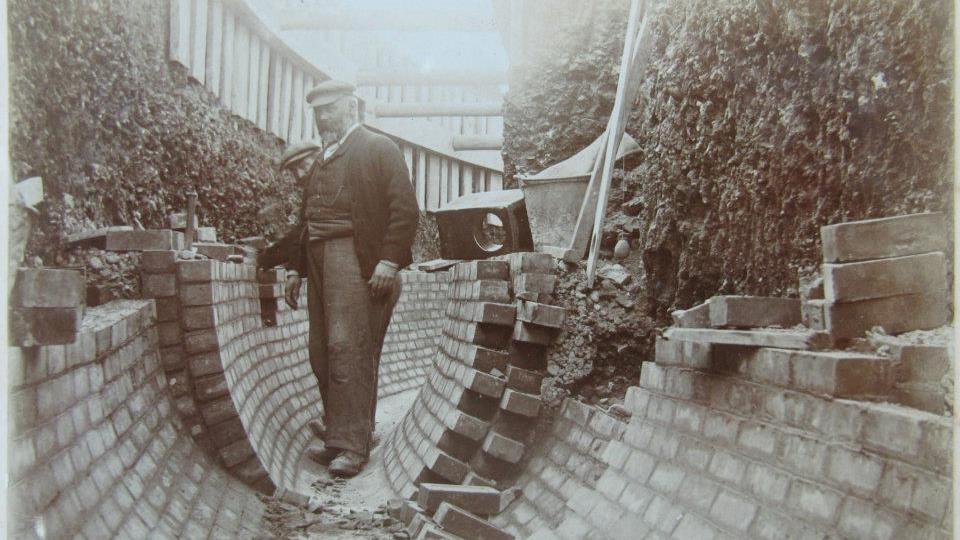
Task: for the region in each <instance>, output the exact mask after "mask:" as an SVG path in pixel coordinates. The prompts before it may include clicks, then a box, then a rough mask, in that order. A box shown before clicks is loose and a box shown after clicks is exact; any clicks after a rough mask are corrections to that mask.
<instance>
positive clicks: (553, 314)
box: [517, 300, 567, 328]
mask: <svg viewBox="0 0 960 540" xmlns="http://www.w3.org/2000/svg"><path fill="white" fill-rule="evenodd" d="M566 315H567V311H566V309H565V308H563V307H560V306H550V305H547V304H539V303H536V302H527V301H524V300H521V301H520V302H519V303H518V305H517V318H518V319H520V320H521V321H524V322H528V323H530V324H535V325H538V326H546V327H549V328H562V327H563V321H564V319H565V317H566Z"/></svg>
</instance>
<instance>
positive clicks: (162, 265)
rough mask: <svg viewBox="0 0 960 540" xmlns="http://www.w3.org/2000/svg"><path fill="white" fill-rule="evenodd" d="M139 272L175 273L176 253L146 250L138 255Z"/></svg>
mask: <svg viewBox="0 0 960 540" xmlns="http://www.w3.org/2000/svg"><path fill="white" fill-rule="evenodd" d="M140 270H141V271H143V272H147V273H151V274H173V273H176V271H177V252H176V251H173V250H157V251H155V250H148V251H144V252H143V253H142V254H141V255H140Z"/></svg>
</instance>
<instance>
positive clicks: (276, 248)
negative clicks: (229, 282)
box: [257, 141, 322, 268]
mask: <svg viewBox="0 0 960 540" xmlns="http://www.w3.org/2000/svg"><path fill="white" fill-rule="evenodd" d="M321 150H322V148H321V147H320V145H319V144H317V143H315V142H313V141H303V142H299V143H297V144H294V145H291V146H290V147H289V148H287V149H286V150H284V151H283V154H282V155H281V156H280V171H281V172H283V171H290V174H292V175H293V178H294V179H295V180H296V181H297V183H298V184H300V185H301V186H302V185H303V181H304V178H305V177H306V175H307V172H308V171H309V170H310V167H311V166H312V165H313V162H314V161H316V159H317V158H319V157H320V151H321ZM299 234H300V228H299V227H293V228H292V229H290V230H289V231H288V232H287V234H286V235H284V236H283V238H281V239H280V240H278V241H277V242H276V243H274V244H271V245H269V246H267V248H266V249H265V250H263V251H262V252H260V253H259V254H257V267H258V268H273V267H274V266H277V265H281V264H286V263H288V262H290V252H291V251H292V249H293V247H294V245H295V241H296V239H297V237H298V235H299Z"/></svg>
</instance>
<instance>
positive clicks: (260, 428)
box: [142, 251, 448, 493]
mask: <svg viewBox="0 0 960 540" xmlns="http://www.w3.org/2000/svg"><path fill="white" fill-rule="evenodd" d="M142 270H143V272H144V273H143V283H144V294H145V295H149V296H152V297H154V298H156V300H157V302H158V306H161V312H162V317H161V320H162V321H163V322H161V328H162V329H163V332H161V340H160V345H161V346H162V347H163V348H162V349H161V350H162V353H163V357H164V367H165V368H166V371H167V376H168V378H169V380H170V381H171V382H170V386H171V391H172V392H173V394H174V395H175V396H176V397H177V400H178V401H177V403H178V410H179V411H180V413H181V414H182V415H183V416H184V418H185V420H186V421H187V422H188V423H189V425H191V430H192V433H193V434H194V436H195V437H196V439H197V441H198V442H200V443H201V445H202V446H204V447H205V448H207V449H208V451H209V452H210V453H211V454H212V455H213V456H215V457H216V458H217V460H218V461H219V463H220V465H222V466H224V467H226V468H227V469H228V470H230V471H231V472H232V473H233V474H235V475H236V476H237V477H238V478H240V479H242V480H244V481H245V482H246V483H248V484H249V485H252V486H254V487H256V488H257V489H259V490H261V491H264V492H267V493H272V492H273V490H274V489H275V488H276V487H280V488H283V489H293V490H296V488H297V486H298V480H299V477H298V475H299V467H298V462H299V460H300V457H301V455H302V454H303V450H304V449H305V448H306V447H307V445H308V444H309V443H310V441H311V437H312V435H311V434H310V431H309V430H308V429H307V427H306V426H307V423H308V422H309V421H310V420H312V419H314V418H318V417H321V416H322V413H323V409H322V405H321V399H320V394H319V393H318V391H317V386H316V379H315V378H314V376H313V373H312V371H311V369H310V363H309V356H308V351H307V342H308V332H309V323H308V315H307V310H306V286H308V285H309V284H308V283H306V282H305V285H306V286H304V288H303V290H301V297H300V305H301V309H299V310H291V309H289V308H288V307H287V305H286V303H285V302H284V301H283V300H282V284H283V281H284V279H285V276H284V274H283V271H282V270H270V271H263V272H260V273H259V275H258V274H257V273H256V271H255V269H254V268H253V267H251V266H248V265H238V264H232V263H225V262H220V261H215V260H193V261H191V260H187V261H184V260H177V254H176V252H174V251H148V252H145V253H144V256H143V263H142ZM401 278H402V280H403V293H402V294H401V296H400V299H399V301H398V303H397V306H396V309H395V311H394V316H393V319H392V321H391V324H390V327H389V329H388V332H387V336H386V339H385V343H384V353H383V356H382V359H381V367H380V386H379V394H380V396H381V397H383V396H387V395H391V394H395V393H398V392H402V391H404V390H407V389H409V388H413V387H415V386H420V385H421V384H422V381H423V379H424V377H425V376H426V371H427V367H428V365H429V364H428V363H429V359H430V357H431V356H432V355H433V352H434V351H435V349H436V345H435V344H436V340H437V335H438V333H439V331H438V328H439V325H440V323H441V321H442V320H443V313H442V310H441V309H440V308H441V307H442V305H443V303H444V302H445V299H446V288H447V282H448V275H447V273H438V274H427V273H423V272H411V271H404V272H401Z"/></svg>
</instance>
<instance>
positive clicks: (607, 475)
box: [10, 261, 951, 538]
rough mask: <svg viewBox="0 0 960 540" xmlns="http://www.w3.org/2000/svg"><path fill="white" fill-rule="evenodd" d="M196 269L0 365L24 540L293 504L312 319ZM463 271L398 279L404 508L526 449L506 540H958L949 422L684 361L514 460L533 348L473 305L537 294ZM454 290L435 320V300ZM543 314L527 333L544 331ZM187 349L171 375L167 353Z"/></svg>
mask: <svg viewBox="0 0 960 540" xmlns="http://www.w3.org/2000/svg"><path fill="white" fill-rule="evenodd" d="M193 262H197V261H192V262H191V264H188V265H186V266H182V268H177V266H181V265H183V264H184V263H182V262H179V263H175V266H174V267H173V270H172V271H169V270H168V272H166V274H168V275H171V274H172V276H173V278H174V280H176V281H175V283H176V286H175V288H174V289H175V294H171V295H167V296H162V297H159V301H158V304H157V308H156V309H155V308H154V306H153V304H152V303H150V302H130V301H126V302H114V303H111V304H108V305H107V306H101V307H98V308H92V309H90V310H88V313H87V315H86V316H85V318H84V327H83V328H84V330H83V332H81V334H80V336H79V338H78V340H77V343H75V344H73V345H68V346H51V347H41V348H37V349H33V350H21V349H10V354H11V371H12V378H13V381H12V382H13V388H14V391H13V393H12V396H11V407H12V413H13V416H14V422H15V426H14V428H15V429H14V436H13V438H12V440H11V456H12V458H11V459H12V462H11V482H12V497H11V499H12V500H13V501H16V502H18V503H19V506H18V507H15V509H14V510H15V513H14V514H13V526H14V527H15V530H16V531H18V532H19V533H22V534H18V535H16V536H17V537H31V536H33V535H34V534H36V531H37V528H38V527H42V529H43V531H44V532H45V533H46V536H48V537H65V536H72V535H74V534H80V533H82V534H83V535H84V536H87V537H90V538H102V537H108V536H111V535H112V536H121V537H143V536H144V533H145V532H147V531H154V532H156V533H158V534H159V535H161V536H166V537H174V536H184V537H191V538H195V537H206V536H207V535H208V534H209V535H210V536H213V537H219V536H224V535H229V536H240V537H250V536H256V535H257V534H258V532H259V531H258V530H257V528H258V524H259V523H260V515H261V513H262V511H263V506H262V503H261V502H260V501H259V500H258V499H257V498H256V497H255V495H254V491H253V490H252V489H250V488H249V487H248V486H245V485H244V484H243V483H241V481H240V480H243V481H244V482H246V483H247V484H248V485H252V486H254V487H258V488H261V489H262V488H263V484H262V478H269V481H270V483H271V484H272V485H273V486H282V487H288V488H290V489H298V488H302V485H301V484H302V479H300V478H298V474H299V468H298V459H299V454H300V453H301V451H302V448H303V447H304V446H305V445H306V443H307V441H308V440H307V437H308V435H307V434H306V429H304V428H303V426H304V425H305V423H306V421H307V420H309V419H310V418H312V415H313V414H314V412H313V411H315V410H318V408H319V404H318V402H319V396H318V395H316V390H315V389H313V387H312V384H308V383H310V382H312V376H310V373H309V367H308V365H307V363H306V359H305V357H303V354H304V353H305V351H304V350H303V347H305V332H306V328H305V327H306V323H305V313H306V312H305V310H303V309H301V310H299V311H295V312H294V311H290V310H287V309H286V308H285V307H284V306H283V303H282V300H281V301H280V302H278V303H277V306H276V308H275V309H276V313H275V315H276V325H275V326H269V325H264V322H263V321H262V318H263V315H264V312H262V310H263V309H264V305H265V304H263V303H262V300H263V298H264V292H263V289H262V285H261V284H260V283H258V280H257V276H255V275H254V274H253V273H252V269H251V268H249V267H243V266H242V265H228V264H224V263H209V262H207V261H203V263H204V264H200V265H198V264H192V263H193ZM467 266H469V265H467ZM512 266H513V265H512ZM188 267H189V268H188ZM145 271H146V269H145ZM460 272H461V274H460V275H459V276H458V275H457V274H456V272H455V271H451V272H449V273H437V274H422V273H409V274H405V276H404V279H405V293H404V297H402V298H401V302H400V304H399V305H398V307H397V311H396V313H397V314H398V317H396V318H395V321H394V325H392V327H391V330H390V335H388V338H387V343H388V344H392V345H393V347H391V348H389V349H388V348H387V347H385V355H384V359H383V368H382V374H383V375H384V377H386V375H387V374H392V375H394V376H395V378H394V380H393V381H389V382H387V383H386V384H384V383H383V382H382V383H381V395H390V394H391V393H393V390H392V389H393V388H396V389H397V390H396V391H397V392H400V391H403V389H405V388H408V387H410V386H417V385H419V384H421V383H422V382H423V381H426V382H428V383H429V384H426V385H424V386H423V387H422V388H421V390H420V391H419V394H418V396H417V398H416V399H415V400H414V404H413V406H412V407H411V409H410V411H409V412H408V413H407V414H406V415H405V416H404V418H403V420H401V422H400V427H399V428H398V429H397V430H395V431H394V432H393V433H392V434H390V435H389V436H387V437H385V441H384V443H383V447H382V452H383V459H384V461H383V464H384V470H385V471H386V475H387V478H388V480H389V482H390V485H391V487H392V489H394V490H395V491H396V492H397V493H398V494H400V495H403V496H409V495H410V494H412V492H413V490H414V482H415V481H417V480H420V481H428V480H429V481H438V480H442V481H450V480H449V479H448V478H447V477H448V476H450V477H454V478H458V479H460V480H461V481H476V480H477V479H478V477H480V480H484V478H483V477H484V475H483V474H479V473H480V472H483V471H485V470H486V471H487V472H489V470H490V469H489V464H490V462H491V461H492V460H491V456H497V457H494V458H493V459H494V460H496V459H499V460H501V462H503V463H507V464H509V463H510V462H509V460H511V459H514V457H516V452H517V451H519V453H520V455H521V456H522V457H523V459H525V460H526V459H529V461H528V462H525V463H526V465H525V466H523V467H522V468H514V469H513V470H511V471H510V472H511V473H512V476H513V478H514V479H516V483H517V485H519V486H520V487H521V488H522V495H521V496H520V497H519V499H518V500H517V501H515V502H514V503H513V504H512V505H510V506H509V507H508V508H507V509H506V511H505V512H503V513H502V514H500V515H499V516H497V517H494V518H492V521H493V522H494V524H496V525H498V526H501V527H503V528H505V529H506V530H508V531H510V532H512V533H514V534H516V535H517V536H518V537H527V536H529V537H543V538H552V537H554V536H556V537H561V538H582V537H591V538H597V537H601V535H602V534H606V535H607V536H609V537H612V538H636V537H644V536H650V537H657V536H658V535H659V536H673V537H677V538H710V537H745V536H751V537H782V536H783V533H784V531H791V532H795V533H796V534H797V535H798V536H802V535H803V534H832V535H841V536H848V537H871V538H899V537H918V536H923V535H929V536H930V537H933V538H938V537H941V538H948V537H949V534H948V532H947V531H948V530H949V528H950V526H951V521H950V519H951V512H950V510H949V508H950V500H949V468H950V467H949V465H950V453H949V448H950V447H949V440H950V436H951V430H950V424H949V420H948V419H946V418H944V417H942V416H938V415H933V414H929V413H924V412H921V411H916V410H912V409H906V408H902V407H897V406H892V405H883V404H875V403H867V402H858V401H851V400H846V399H837V398H836V397H830V396H823V395H822V392H820V393H819V394H814V393H805V392H802V391H798V390H796V389H791V388H789V387H787V388H784V387H783V385H777V384H774V383H771V382H763V380H761V379H759V378H757V377H753V378H751V377H749V376H745V375H740V374H731V373H714V372H711V371H710V370H709V369H703V368H701V367H700V366H699V365H694V364H693V363H692V362H691V363H689V365H682V364H683V362H679V363H678V362H673V363H669V362H660V363H658V364H655V365H654V364H645V366H644V376H643V378H642V380H641V385H640V387H639V388H633V389H631V391H630V393H629V394H628V401H627V408H628V409H629V410H630V411H631V412H632V414H633V416H632V417H631V418H630V420H629V422H623V421H620V420H618V419H616V418H613V417H611V416H608V415H606V414H604V413H603V412H601V411H597V410H594V409H593V408H590V407H586V406H583V405H582V404H579V403H577V402H573V401H569V400H568V401H567V402H566V403H565V405H564V409H563V414H562V415H561V416H560V418H558V419H557V421H556V423H555V424H554V426H553V428H552V431H551V432H550V434H549V436H548V437H547V440H546V442H545V443H544V444H542V445H540V446H538V447H537V448H535V449H533V450H532V451H530V450H528V449H527V446H526V445H524V444H523V443H521V446H519V447H517V446H516V445H514V444H510V441H511V440H512V441H513V442H517V439H520V438H521V437H518V436H517V435H516V433H515V432H514V431H511V429H510V427H511V424H514V423H517V422H518V423H520V424H522V425H529V424H528V423H525V422H528V421H529V420H524V414H527V415H529V414H530V413H531V412H532V411H531V410H530V409H529V408H525V407H529V405H530V402H528V401H524V400H523V397H524V394H526V393H527V392H524V391H523V390H522V389H521V387H523V384H522V383H519V384H518V383H517V379H515V378H513V377H512V375H507V376H505V377H500V376H499V375H506V374H505V373H503V372H504V371H507V372H508V373H511V374H516V373H521V371H519V370H521V369H524V368H520V367H519V365H517V364H513V363H512V362H516V361H517V359H520V361H524V362H527V363H525V364H524V366H525V367H526V368H532V369H535V368H536V365H535V364H536V362H537V361H538V360H539V357H538V355H537V350H538V349H536V348H535V347H534V348H533V349H531V348H530V346H532V345H536V344H535V343H533V342H534V341H536V340H537V339H538V335H537V332H536V331H535V329H532V327H531V328H526V329H525V327H523V326H522V325H519V324H518V323H516V322H515V321H514V322H510V323H509V325H508V324H507V321H506V320H505V319H503V313H502V312H500V311H497V310H496V309H493V310H491V309H475V308H472V307H468V306H475V305H476V302H477V300H473V298H475V297H476V298H479V297H484V296H485V295H488V296H489V298H495V297H498V295H500V294H501V292H502V291H503V290H504V289H503V284H500V285H497V284H491V283H486V285H484V286H479V285H474V284H475V283H481V282H494V281H506V282H508V283H509V285H508V287H507V290H509V291H511V292H516V291H515V289H511V288H510V287H516V285H517V284H518V283H536V282H538V279H537V278H536V277H535V276H534V277H530V276H529V275H528V276H523V275H522V272H521V273H520V274H521V275H517V274H516V273H511V274H510V275H508V277H506V279H504V278H503V276H502V275H500V276H498V279H481V278H480V275H479V274H478V269H477V267H475V266H474V270H473V273H471V272H470V271H465V270H461V271H460ZM464 272H466V273H464ZM427 276H429V277H427ZM266 277H270V276H266ZM280 277H281V276H272V278H273V280H274V281H277V280H278V279H279V278H280ZM264 278H265V276H262V275H261V276H260V280H259V281H261V282H262V281H269V280H265V279H264ZM544 279H545V278H542V277H541V278H539V280H540V281H541V282H542V281H544ZM464 284H467V285H464ZM195 285H200V287H195ZM268 288H269V287H268ZM184 290H188V291H193V292H192V293H191V294H196V295H199V296H200V297H201V298H199V299H197V298H191V297H190V295H185V294H183V292H184ZM197 291H199V292H197ZM418 292H419V293H421V295H420V296H417V294H416V293H418ZM448 294H449V295H450V297H451V301H450V302H449V305H448V310H447V314H448V315H445V314H443V313H442V312H439V310H437V309H436V306H437V302H443V303H446V297H447V295H448ZM537 294H545V293H543V292H542V291H541V292H538V293H537ZM478 295H479V296H478ZM513 296H514V295H511V297H510V298H508V300H510V301H515V300H516V299H515V298H514V297H513ZM258 297H259V298H260V301H258ZM171 298H175V299H176V301H177V302H178V304H179V305H177V306H176V308H177V309H176V311H175V313H176V317H177V319H174V321H176V320H179V323H178V327H177V328H178V329H179V330H180V332H179V334H180V337H179V338H177V339H179V340H180V341H179V342H175V341H174V337H171V336H177V335H178V332H174V331H172V330H171V329H170V328H171V325H166V326H165V327H164V325H163V322H169V321H161V322H159V323H158V322H156V319H157V318H160V317H159V316H160V313H159V311H160V310H161V307H160V306H161V304H163V305H164V307H163V308H162V309H163V310H168V311H169V310H170V309H171V307H170V303H171V302H168V301H165V300H169V299H171ZM267 299H268V300H269V297H268V298H267ZM537 299H538V300H542V298H541V297H537ZM274 300H275V298H274ZM417 302H423V303H422V305H421V306H419V307H418V305H417ZM431 302H432V303H431ZM492 303H501V302H492ZM191 308H201V309H198V310H193V309H191ZM431 310H432V313H433V316H432V317H428V316H426V315H425V313H429V312H431ZM187 311H189V313H187ZM401 314H403V315H402V316H400V315H401ZM534 315H535V314H534V313H533V312H530V310H527V312H526V315H525V317H526V318H528V319H536V318H538V317H541V320H545V319H543V316H534ZM169 317H170V316H169V313H167V314H166V315H164V316H163V318H167V319H169ZM211 319H212V321H211ZM478 320H479V321H487V322H478ZM204 321H211V322H204ZM471 321H472V322H471ZM205 324H212V325H213V326H211V327H209V328H206V327H204V325H205ZM401 325H407V326H401ZM441 325H442V326H443V331H442V337H441V338H440V342H439V348H434V347H433V346H431V345H428V342H429V341H430V340H432V339H436V338H437V336H438V335H440V333H439V332H437V330H436V328H438V327H439V326H441ZM491 325H492V326H491ZM413 326H422V328H419V329H418V330H423V332H417V333H414V332H411V331H410V330H411V329H412V327H413ZM210 328H212V329H213V332H210ZM428 328H432V329H433V330H428ZM498 328H499V329H498ZM401 329H402V330H401ZM504 329H506V330H504ZM430 332H433V333H434V334H433V336H431V335H429V334H430ZM164 334H166V335H164ZM208 340H209V341H208ZM470 340H473V341H479V342H480V343H481V345H480V347H482V349H478V348H477V347H476V346H475V345H476V343H474V344H473V345H468V344H467V343H466V342H467V341H470ZM524 340H526V341H524ZM211 343H212V344H213V345H211ZM484 345H486V347H484ZM178 347H179V348H182V349H183V354H182V359H181V360H180V362H179V364H178V363H176V362H169V361H167V362H164V361H162V360H161V355H162V352H164V351H166V352H167V353H168V354H167V358H170V354H169V353H170V350H171V349H174V350H176V349H177V348H178ZM284 347H287V349H284ZM498 347H499V349H498ZM158 351H159V353H158ZM424 351H428V352H429V354H424ZM484 351H488V352H484ZM211 352H215V353H216V354H215V355H213V356H211V355H210V354H208V353H211ZM401 352H406V354H399V353H401ZM658 356H659V355H658ZM211 358H213V360H211ZM511 359H513V360H511ZM659 360H660V359H659V357H658V361H659ZM429 362H432V367H431V368H427V367H425V366H426V365H427V363H429ZM678 364H679V365H678ZM211 366H212V367H211ZM218 370H219V371H218ZM494 370H497V371H494ZM498 372H499V373H498ZM411 373H413V375H411ZM421 373H425V374H427V375H428V376H427V377H426V379H421V378H420V377H421V376H422V375H421ZM491 373H492V374H493V375H492V376H491ZM220 379H222V381H223V383H222V385H220V386H218V384H215V383H216V381H219V380H220ZM184 380H186V381H187V382H188V383H189V384H187V385H184V384H183V381H184ZM305 381H306V382H305ZM398 381H399V382H398ZM411 381H412V382H411ZM417 381H420V382H417ZM510 381H513V382H510ZM183 386H186V390H184V389H183ZM223 387H225V388H226V389H227V392H229V395H227V394H226V393H224V391H223V390H222V388H223ZM218 388H221V389H218ZM528 390H529V389H528ZM184 396H188V397H189V398H190V402H191V403H193V404H194V406H195V407H196V409H198V411H199V412H193V413H192V415H191V414H183V410H186V411H187V413H191V410H190V408H189V407H185V406H184V405H183V403H184V402H185V401H186V400H184V399H183V398H184ZM505 396H508V398H507V399H505ZM224 397H227V398H229V399H228V400H224V399H223V398H224ZM241 397H242V398H243V399H241ZM210 403H216V404H219V405H221V407H220V408H212V409H209V408H210V407H211V406H210V405H209V404H210ZM227 405H229V407H228V406H227ZM315 407H316V409H315ZM231 408H232V410H231ZM208 409H209V410H208ZM205 410H206V411H207V413H206V415H204V411H205ZM177 411H180V412H181V414H176V413H177ZM223 411H226V412H227V413H229V414H226V413H224V412H223ZM218 414H219V415H221V416H218ZM535 415H536V413H534V417H535ZM525 418H528V419H529V418H530V417H529V416H527V417H525ZM238 427H239V431H234V433H239V435H238V436H237V437H238V438H237V439H236V440H234V441H231V442H230V443H229V444H225V445H217V444H211V436H210V434H211V433H219V430H223V431H229V430H230V429H233V430H237V428H238ZM494 435H496V436H494ZM234 436H236V435H234ZM238 441H240V442H238ZM231 445H233V446H231ZM248 448H249V449H248ZM238 449H239V450H238ZM231 452H234V453H231ZM248 455H249V457H246V456H248ZM231 456H234V457H232V459H233V460H236V459H238V458H237V457H236V456H241V457H246V462H244V461H239V462H235V461H227V460H229V459H231ZM504 460H506V461H504ZM250 462H254V463H255V464H257V465H259V466H260V467H262V468H263V473H262V475H261V476H260V477H259V479H258V477H257V476H244V474H246V473H247V472H248V470H247V469H244V468H243V466H244V463H250ZM458 462H459V463H458ZM501 462H496V463H501ZM231 463H232V467H231V465H230V464H231ZM503 463H501V464H503ZM261 464H263V465H261ZM264 465H265V466H264ZM224 467H226V468H227V469H228V470H229V472H230V473H231V474H227V473H225V472H224V469H223V468H224ZM485 467H487V468H486V469H485ZM507 469H509V467H507ZM517 475H518V476H519V478H518V479H517ZM251 478H253V481H252V482H251ZM494 480H497V479H494ZM507 480H510V479H507ZM258 482H261V483H259V484H258ZM91 516H92V517H91ZM31 531H34V532H31Z"/></svg>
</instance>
